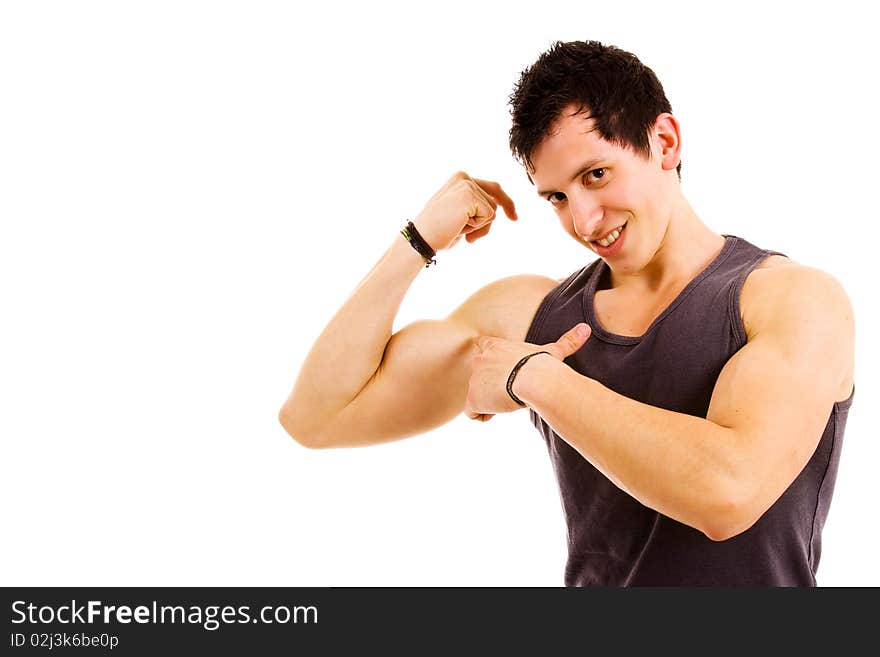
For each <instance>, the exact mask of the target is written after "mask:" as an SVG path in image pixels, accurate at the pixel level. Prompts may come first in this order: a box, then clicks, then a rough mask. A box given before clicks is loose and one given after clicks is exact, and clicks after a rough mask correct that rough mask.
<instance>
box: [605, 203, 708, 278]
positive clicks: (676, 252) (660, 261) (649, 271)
mask: <svg viewBox="0 0 880 657" xmlns="http://www.w3.org/2000/svg"><path fill="white" fill-rule="evenodd" d="M644 238H646V239H650V236H649V235H644ZM655 239H656V238H655ZM724 242H725V238H724V236H723V235H719V234H717V233H715V232H713V231H712V230H710V229H709V228H708V227H707V226H706V225H705V224H704V223H703V222H702V220H701V219H700V218H699V217H698V216H697V214H696V213H695V212H694V210H693V208H691V206H690V204H689V203H688V202H687V200H686V199H685V198H684V196H682V195H680V194H679V195H678V197H677V202H676V203H675V204H674V205H673V207H672V209H671V211H670V215H669V219H668V221H667V222H666V229H665V231H664V232H663V233H662V234H661V235H660V240H659V243H658V246H657V248H656V250H655V251H654V253H653V254H652V255H651V257H650V260H649V262H648V263H647V264H646V265H645V266H644V267H642V268H641V269H639V270H638V271H614V270H612V271H611V287H612V288H617V287H621V288H627V289H629V290H631V291H633V292H636V293H652V292H655V293H656V292H661V291H663V290H665V289H668V288H670V287H678V286H680V285H681V284H682V283H684V284H687V282H689V281H691V280H693V279H694V278H695V277H696V276H697V275H698V274H699V273H700V272H701V271H703V269H705V268H706V266H707V265H708V264H709V263H710V262H712V260H714V259H715V258H716V257H717V256H718V254H719V253H720V252H721V249H722V247H723V246H724Z"/></svg>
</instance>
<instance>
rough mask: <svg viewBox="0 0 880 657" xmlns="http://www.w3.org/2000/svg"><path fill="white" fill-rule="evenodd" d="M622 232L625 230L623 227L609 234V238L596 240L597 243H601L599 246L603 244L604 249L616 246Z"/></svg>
mask: <svg viewBox="0 0 880 657" xmlns="http://www.w3.org/2000/svg"><path fill="white" fill-rule="evenodd" d="M621 230H623V226H621V227H620V228H615V229H614V230H612V231H611V232H610V233H608V235H607V236H605V237H603V238H602V239H600V240H596V241H597V242H599V244H601V245H602V246H604V247H608V246H611V245H612V244H614V242H615V241H617V238H618V237H619V236H620V231H621Z"/></svg>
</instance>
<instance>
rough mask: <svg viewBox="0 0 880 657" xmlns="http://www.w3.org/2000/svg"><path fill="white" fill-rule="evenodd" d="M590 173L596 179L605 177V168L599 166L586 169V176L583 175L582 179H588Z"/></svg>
mask: <svg viewBox="0 0 880 657" xmlns="http://www.w3.org/2000/svg"><path fill="white" fill-rule="evenodd" d="M591 175H592V176H595V179H596V180H601V179H602V178H603V177H605V169H602V168H599V169H593V170H592V171H588V172H587V174H586V176H585V177H584V180H586V181H589V178H590V176H591Z"/></svg>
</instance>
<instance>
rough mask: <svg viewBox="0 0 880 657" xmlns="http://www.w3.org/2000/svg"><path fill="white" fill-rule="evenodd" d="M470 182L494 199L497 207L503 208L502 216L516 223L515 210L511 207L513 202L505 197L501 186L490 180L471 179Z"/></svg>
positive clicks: (505, 193)
mask: <svg viewBox="0 0 880 657" xmlns="http://www.w3.org/2000/svg"><path fill="white" fill-rule="evenodd" d="M472 180H473V181H474V182H475V183H477V184H478V185H479V186H480V187H482V188H483V189H484V190H486V191H487V192H488V193H489V194H491V195H492V196H493V197H494V198H495V200H496V201H497V202H498V205H500V206H501V207H502V208H504V214H506V215H507V217H508V218H509V219H511V220H512V221H516V219H517V216H516V208H515V207H514V205H513V200H512V199H511V198H510V197H509V196H508V195H507V192H505V191H504V190H503V189H501V185H499V184H498V183H497V182H493V181H491V180H480V179H479V178H473V179H472Z"/></svg>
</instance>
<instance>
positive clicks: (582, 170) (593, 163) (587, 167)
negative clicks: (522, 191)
mask: <svg viewBox="0 0 880 657" xmlns="http://www.w3.org/2000/svg"><path fill="white" fill-rule="evenodd" d="M603 159H604V158H601V157H599V158H595V159H593V160H590V161H588V162H586V163H585V164H584V165H583V166H582V167H581V168H580V169H578V170H577V173H575V174H574V175H573V176H572V177H571V180H574V179H575V178H580V177H581V176H582V175H583V174H585V173H586V172H587V171H589V170H590V169H592V168H593V167H594V166H596V165H597V164H599V162H601V161H602V160H603ZM569 182H571V181H569ZM555 193H556V190H555V189H542V190H539V191H538V196H540V197H541V198H543V197H545V196H547V195H548V194H555Z"/></svg>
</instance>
